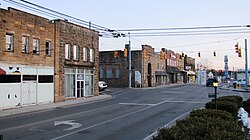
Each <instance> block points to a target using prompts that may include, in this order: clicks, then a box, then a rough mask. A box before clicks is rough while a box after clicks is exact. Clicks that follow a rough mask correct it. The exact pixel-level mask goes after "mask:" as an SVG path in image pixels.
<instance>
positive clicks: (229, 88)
mask: <svg viewBox="0 0 250 140" xmlns="http://www.w3.org/2000/svg"><path fill="white" fill-rule="evenodd" d="M219 88H220V89H222V90H232V91H237V92H248V93H250V89H245V88H234V87H232V86H228V85H226V84H223V85H221V86H220V87H219Z"/></svg>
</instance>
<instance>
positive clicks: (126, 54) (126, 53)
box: [124, 48, 128, 57]
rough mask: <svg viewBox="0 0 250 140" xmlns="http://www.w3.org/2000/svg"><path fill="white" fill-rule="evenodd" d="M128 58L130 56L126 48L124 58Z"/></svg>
mask: <svg viewBox="0 0 250 140" xmlns="http://www.w3.org/2000/svg"><path fill="white" fill-rule="evenodd" d="M127 56H128V49H127V48H124V57H127Z"/></svg>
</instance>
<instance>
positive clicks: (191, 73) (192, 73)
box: [187, 70, 195, 75]
mask: <svg viewBox="0 0 250 140" xmlns="http://www.w3.org/2000/svg"><path fill="white" fill-rule="evenodd" d="M187 74H188V75H195V72H193V71H190V70H189V71H187Z"/></svg>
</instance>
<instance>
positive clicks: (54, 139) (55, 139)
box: [51, 101, 166, 140]
mask: <svg viewBox="0 0 250 140" xmlns="http://www.w3.org/2000/svg"><path fill="white" fill-rule="evenodd" d="M165 102H166V101H162V102H160V103H158V104H155V105H152V106H149V107H146V108H143V109H140V110H137V111H134V112H131V113H128V114H126V115H122V116H119V117H116V118H113V119H110V120H107V121H104V122H101V123H98V124H95V125H92V126H89V127H86V128H83V129H79V130H76V131H73V132H70V133H68V134H65V135H62V136H59V137H56V138H53V139H51V140H58V139H61V138H65V137H68V136H70V135H73V134H76V133H78V132H80V131H84V130H87V129H91V128H94V127H97V126H100V125H103V124H106V123H109V122H112V121H115V120H118V119H121V118H125V117H127V116H130V115H133V114H136V113H138V112H142V111H144V110H147V109H150V108H153V107H155V106H158V105H161V104H164V103H165Z"/></svg>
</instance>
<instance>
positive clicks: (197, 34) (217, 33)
mask: <svg viewBox="0 0 250 140" xmlns="http://www.w3.org/2000/svg"><path fill="white" fill-rule="evenodd" d="M235 33H250V31H240V32H212V33H175V34H152V35H148V34H146V35H133V34H131V36H132V37H160V36H162V37H163V36H200V35H222V34H235Z"/></svg>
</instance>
